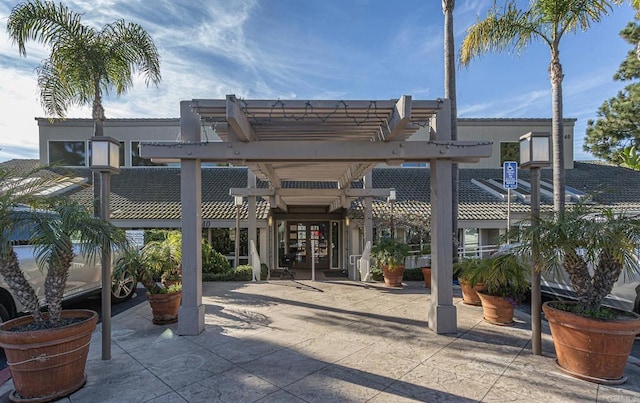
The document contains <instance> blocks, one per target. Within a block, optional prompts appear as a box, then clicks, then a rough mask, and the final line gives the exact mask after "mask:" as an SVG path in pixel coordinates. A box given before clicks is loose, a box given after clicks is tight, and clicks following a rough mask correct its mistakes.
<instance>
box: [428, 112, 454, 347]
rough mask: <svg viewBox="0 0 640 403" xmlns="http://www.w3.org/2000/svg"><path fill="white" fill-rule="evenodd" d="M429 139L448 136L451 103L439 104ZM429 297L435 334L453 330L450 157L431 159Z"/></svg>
mask: <svg viewBox="0 0 640 403" xmlns="http://www.w3.org/2000/svg"><path fill="white" fill-rule="evenodd" d="M431 136H432V138H431V139H432V140H434V139H435V140H438V141H450V140H451V105H450V102H449V100H448V99H444V100H443V101H442V108H441V109H440V110H439V111H438V113H437V115H436V119H432V122H431ZM429 167H430V181H431V184H430V186H431V195H430V200H431V300H430V302H429V311H428V314H427V315H428V321H429V328H430V329H431V330H433V331H435V332H436V333H438V334H448V333H456V331H457V328H458V317H457V312H456V307H455V305H453V283H452V281H453V238H452V237H453V209H452V204H453V198H452V186H451V180H452V176H453V175H452V162H451V160H444V159H438V160H431V161H430V163H429Z"/></svg>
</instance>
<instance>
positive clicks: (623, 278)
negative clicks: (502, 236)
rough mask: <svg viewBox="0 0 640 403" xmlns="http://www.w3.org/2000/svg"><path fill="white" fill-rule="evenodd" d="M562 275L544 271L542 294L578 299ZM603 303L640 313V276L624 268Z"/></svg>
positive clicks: (513, 245) (506, 246)
mask: <svg viewBox="0 0 640 403" xmlns="http://www.w3.org/2000/svg"><path fill="white" fill-rule="evenodd" d="M519 245H520V244H519V243H511V244H504V245H500V247H498V249H497V250H496V252H495V253H494V254H493V255H492V256H495V255H498V254H503V253H507V252H508V251H509V250H512V249H514V248H517V247H518V246H519ZM639 252H640V250H639ZM636 256H638V254H636ZM560 275H562V277H557V276H555V277H554V275H553V274H552V273H545V272H543V273H542V275H541V279H540V290H541V292H542V294H544V295H547V296H550V297H553V298H561V299H573V300H575V299H577V298H576V294H575V293H574V292H573V289H572V288H571V285H570V282H569V276H568V274H567V273H566V272H565V271H562V272H561V273H560ZM603 305H606V306H610V307H613V308H617V309H621V310H624V311H632V312H635V313H639V314H640V277H638V276H632V275H629V273H628V272H627V271H624V270H623V271H622V273H621V274H620V277H619V278H618V280H617V281H616V283H615V284H614V286H613V290H612V291H611V293H610V294H609V295H607V297H606V298H605V302H604V304H603Z"/></svg>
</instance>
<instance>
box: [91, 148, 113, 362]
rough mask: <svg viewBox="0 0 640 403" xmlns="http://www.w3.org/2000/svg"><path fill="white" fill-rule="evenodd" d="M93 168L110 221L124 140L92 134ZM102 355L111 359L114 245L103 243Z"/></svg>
mask: <svg viewBox="0 0 640 403" xmlns="http://www.w3.org/2000/svg"><path fill="white" fill-rule="evenodd" d="M91 169H92V170H93V171H96V172H99V173H100V218H101V219H102V220H104V221H109V220H110V216H111V211H110V208H109V207H110V193H111V174H117V173H119V172H120V143H119V142H118V141H117V140H115V139H113V138H111V137H105V136H93V137H91ZM101 264H102V359H103V360H110V359H111V246H110V245H103V246H102V256H101Z"/></svg>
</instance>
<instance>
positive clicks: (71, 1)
mask: <svg viewBox="0 0 640 403" xmlns="http://www.w3.org/2000/svg"><path fill="white" fill-rule="evenodd" d="M17 3H18V2H16V1H5V0H0V161H6V160H10V159H14V158H38V126H37V123H36V121H35V118H36V117H45V113H44V110H43V109H42V107H41V105H40V100H39V97H38V87H37V79H36V71H35V69H36V68H37V67H38V65H40V63H41V62H42V60H44V59H46V58H47V57H48V52H49V49H48V48H45V47H43V46H41V45H40V44H38V43H36V42H33V41H31V42H28V43H27V57H22V56H20V55H19V53H18V48H17V46H15V45H14V44H13V43H12V41H11V39H10V38H9V37H8V35H7V33H6V24H7V18H8V16H9V14H10V13H11V10H12V8H13V7H14V6H15V5H16V4H17ZM493 3H494V2H493V1H491V0H458V1H456V8H455V11H454V30H455V44H456V48H457V47H458V46H459V45H460V44H461V43H462V40H463V38H464V36H465V33H466V29H467V28H468V27H469V26H470V25H472V24H473V23H474V22H476V21H477V20H478V19H482V18H483V17H484V16H485V15H486V12H487V10H488V9H489V8H490V7H491V6H492V5H493ZM520 3H522V5H523V6H526V4H527V1H525V0H522V1H520ZM64 4H65V5H66V6H68V7H69V8H70V9H72V10H74V11H76V12H79V13H82V14H83V17H82V22H83V24H86V25H92V26H94V27H96V28H97V29H100V27H102V26H104V25H105V24H107V23H111V22H114V21H116V20H118V19H121V18H122V19H124V20H126V21H127V22H135V23H138V24H140V25H141V26H142V27H143V28H144V29H145V30H146V31H147V32H149V34H150V35H151V37H152V38H153V40H154V42H155V44H156V46H157V48H158V51H159V54H160V58H161V59H160V69H161V74H162V82H161V83H160V84H159V85H158V86H157V87H156V86H150V87H147V86H146V85H145V83H144V79H143V78H142V77H138V76H136V78H135V81H134V87H133V88H131V90H130V91H129V92H128V93H127V94H125V95H123V96H121V97H116V96H115V92H114V93H112V94H109V95H107V96H105V99H104V107H105V114H106V116H107V118H178V117H179V116H180V113H179V103H180V101H182V100H189V99H196V98H210V99H223V98H224V97H225V96H226V95H228V94H235V95H236V96H237V97H240V98H246V99H299V100H308V99H330V100H349V99H362V100H376V99H397V98H399V97H400V96H402V95H411V96H413V99H436V98H442V97H444V53H443V41H444V39H443V25H444V17H443V14H442V9H441V0H402V1H387V0H304V1H302V0H200V1H193V0H192V1H186V0H154V1H149V0H68V1H65V2H64ZM498 4H501V1H498ZM634 15H635V13H634V11H633V10H632V9H631V7H630V6H628V5H626V4H625V5H623V6H621V7H616V8H615V9H614V10H613V12H612V13H611V14H610V15H609V16H607V17H605V18H604V20H603V21H601V22H600V23H599V24H596V25H593V26H592V27H591V29H590V30H589V31H587V32H577V33H575V34H572V33H570V34H567V35H566V36H565V37H563V39H562V41H561V45H560V60H561V63H562V65H563V68H564V74H565V78H564V82H563V94H564V117H565V118H576V119H577V122H576V125H575V131H574V134H575V137H574V159H575V160H586V159H593V156H591V155H590V154H588V153H585V152H584V151H583V149H582V145H583V139H584V136H585V129H586V126H587V121H588V120H589V119H596V118H597V110H598V107H599V106H600V105H601V104H602V103H603V102H604V101H605V100H606V99H608V98H611V97H613V96H615V95H616V93H617V92H618V91H619V90H620V89H622V88H623V87H624V84H623V83H619V82H615V81H614V80H613V78H612V77H613V74H614V73H615V72H616V70H617V69H618V66H619V64H620V63H621V62H622V60H623V59H624V58H625V57H626V54H627V52H628V51H629V50H631V47H630V46H629V45H628V44H627V43H625V42H624V41H623V40H622V38H620V36H619V32H620V30H622V28H624V26H625V25H626V24H627V23H628V22H630V21H632V20H633V18H634ZM549 57H550V54H549V50H548V47H547V45H546V44H544V43H542V42H533V43H531V44H530V46H529V47H528V48H527V49H526V50H524V51H523V52H521V54H520V55H517V54H487V55H485V56H482V57H481V58H479V59H475V60H473V61H472V62H471V64H470V65H469V66H468V67H463V68H458V69H457V70H456V80H457V97H458V98H457V102H458V117H461V118H465V117H469V118H471V117H473V118H551V84H550V82H549V76H548V70H547V68H548V64H549ZM67 117H69V118H90V117H91V109H90V107H89V106H86V107H83V108H75V107H74V108H71V109H69V111H68V114H67Z"/></svg>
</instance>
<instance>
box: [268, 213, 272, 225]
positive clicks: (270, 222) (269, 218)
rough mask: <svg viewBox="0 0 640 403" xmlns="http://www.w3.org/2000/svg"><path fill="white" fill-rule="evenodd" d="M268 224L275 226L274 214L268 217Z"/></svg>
mask: <svg viewBox="0 0 640 403" xmlns="http://www.w3.org/2000/svg"><path fill="white" fill-rule="evenodd" d="M267 225H268V226H270V227H273V216H271V215H270V216H269V217H267Z"/></svg>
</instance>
